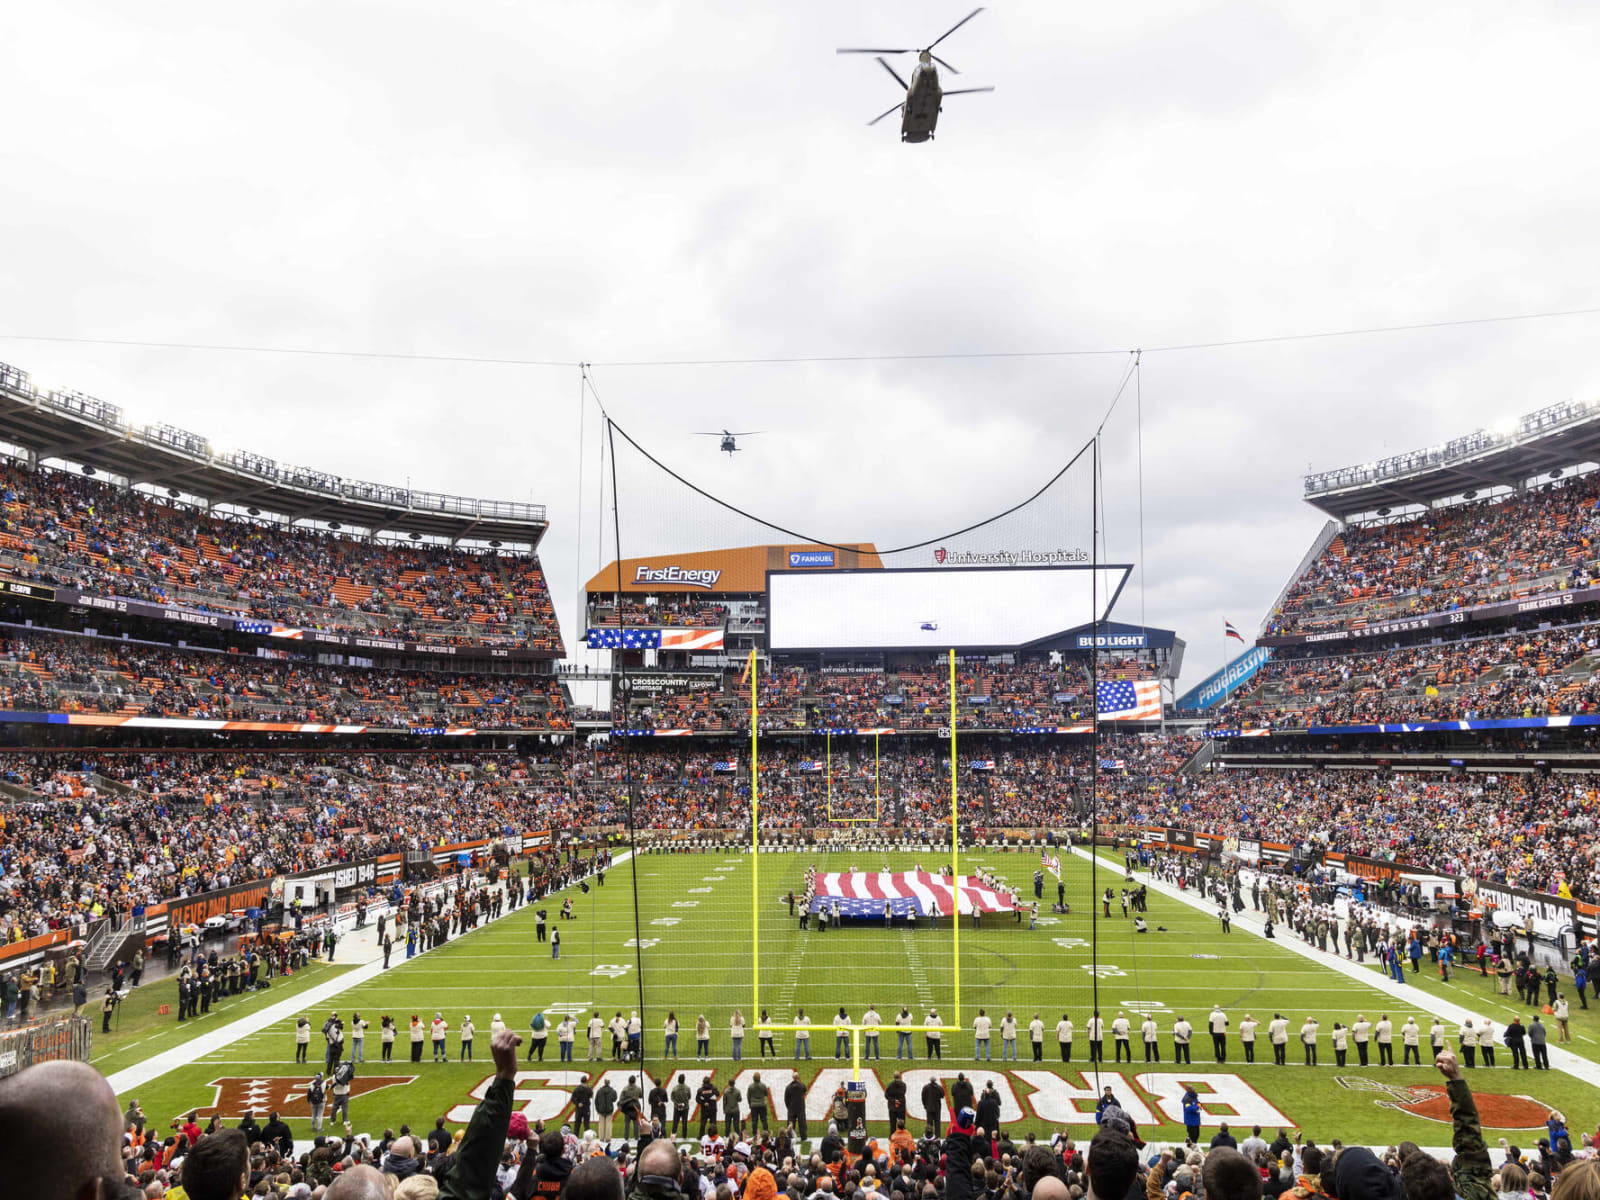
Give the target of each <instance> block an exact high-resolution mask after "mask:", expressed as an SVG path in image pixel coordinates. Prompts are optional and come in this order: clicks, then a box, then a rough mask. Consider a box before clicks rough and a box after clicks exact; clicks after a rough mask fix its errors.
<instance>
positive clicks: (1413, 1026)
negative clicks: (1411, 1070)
mask: <svg viewBox="0 0 1600 1200" xmlns="http://www.w3.org/2000/svg"><path fill="white" fill-rule="evenodd" d="M1400 1041H1401V1042H1402V1043H1403V1044H1404V1045H1405V1057H1404V1058H1402V1059H1401V1060H1400V1062H1401V1065H1402V1066H1410V1065H1411V1063H1412V1061H1413V1060H1415V1061H1416V1064H1417V1066H1419V1067H1420V1066H1421V1065H1422V1050H1421V1048H1420V1047H1421V1045H1422V1029H1421V1028H1420V1027H1419V1026H1418V1025H1417V1019H1416V1018H1415V1017H1407V1018H1406V1023H1405V1024H1404V1025H1402V1026H1400Z"/></svg>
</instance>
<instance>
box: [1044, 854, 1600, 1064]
mask: <svg viewBox="0 0 1600 1200" xmlns="http://www.w3.org/2000/svg"><path fill="white" fill-rule="evenodd" d="M1072 853H1073V854H1074V855H1075V856H1077V857H1078V858H1082V859H1085V860H1090V861H1093V860H1095V859H1098V861H1099V862H1100V864H1101V865H1102V866H1106V867H1109V868H1112V869H1120V868H1121V866H1122V864H1120V863H1115V862H1113V861H1112V860H1110V859H1108V858H1105V857H1103V856H1097V855H1094V854H1091V853H1090V852H1088V851H1086V850H1083V849H1082V848H1080V847H1077V846H1074V847H1073V848H1072ZM1144 874H1145V875H1146V877H1147V882H1148V884H1149V886H1150V889H1151V890H1152V891H1154V892H1156V893H1157V894H1158V895H1162V896H1166V897H1167V898H1168V899H1172V900H1177V901H1179V902H1180V903H1182V904H1185V905H1187V906H1188V907H1189V908H1191V909H1196V910H1199V911H1202V912H1204V911H1207V910H1208V908H1209V902H1208V901H1206V900H1205V899H1203V898H1196V897H1195V896H1193V895H1191V894H1190V893H1188V892H1186V891H1183V890H1180V889H1178V888H1176V887H1174V886H1172V885H1171V884H1169V883H1167V882H1166V881H1165V880H1163V879H1158V878H1157V877H1156V876H1155V873H1154V872H1151V871H1148V870H1147V871H1145V872H1144ZM1233 924H1234V926H1235V928H1237V929H1239V930H1241V931H1243V932H1245V933H1247V934H1250V935H1253V936H1255V937H1257V938H1261V937H1262V929H1261V918H1260V917H1259V916H1258V915H1257V914H1255V913H1239V914H1238V915H1237V916H1236V917H1235V918H1234V921H1233ZM1262 940H1265V939H1264V938H1263V939H1262ZM1273 940H1274V941H1275V942H1276V943H1277V946H1278V948H1279V949H1280V950H1286V951H1288V952H1289V953H1290V954H1297V955H1299V956H1300V957H1301V958H1304V959H1307V960H1309V961H1310V962H1314V963H1321V964H1322V965H1323V966H1325V967H1328V968H1329V969H1330V970H1332V971H1335V972H1337V973H1338V974H1341V975H1344V976H1345V977H1347V978H1349V979H1354V980H1356V981H1357V982H1361V983H1365V984H1366V986H1367V988H1368V989H1370V990H1371V991H1372V992H1374V993H1377V997H1388V998H1389V999H1390V1000H1391V1001H1392V1002H1393V1003H1395V1004H1401V1005H1405V1006H1406V1007H1410V1008H1416V1009H1418V1010H1420V1011H1422V1012H1426V1013H1437V1014H1438V1015H1439V1016H1441V1017H1443V1018H1445V1019H1446V1020H1448V1021H1453V1022H1454V1023H1455V1024H1457V1025H1460V1024H1461V1023H1462V1022H1463V1021H1465V1020H1466V1019H1467V1018H1468V1017H1472V1016H1476V1015H1479V1014H1476V1013H1472V1012H1469V1011H1468V1010H1467V1009H1465V1008H1463V1007H1461V1006H1460V1005H1457V1004H1455V1003H1454V1002H1453V1001H1450V1000H1442V999H1439V998H1437V997H1434V996H1432V995H1430V994H1429V993H1427V992H1422V991H1419V990H1418V989H1416V988H1415V987H1407V986H1406V985H1404V984H1397V983H1395V982H1394V980H1392V979H1390V978H1388V977H1387V976H1381V977H1374V976H1375V973H1374V972H1373V971H1372V970H1370V969H1368V968H1366V967H1362V966H1358V965H1357V964H1356V963H1353V962H1350V961H1349V960H1348V959H1344V958H1340V957H1339V956H1338V955H1329V954H1326V953H1320V952H1318V951H1317V950H1316V949H1315V947H1312V946H1307V945H1305V944H1303V943H1300V942H1299V941H1298V940H1296V939H1290V938H1283V939H1277V938H1275V939H1273ZM1378 1002H1380V1003H1381V999H1380V1000H1378ZM1550 1052H1551V1053H1550V1065H1551V1066H1552V1067H1554V1068H1555V1069H1556V1070H1558V1071H1562V1072H1564V1073H1566V1074H1568V1075H1571V1076H1573V1077H1574V1078H1577V1079H1581V1080H1582V1081H1583V1082H1585V1083H1587V1084H1589V1085H1590V1086H1591V1087H1600V1063H1595V1062H1591V1061H1589V1060H1588V1059H1586V1058H1581V1057H1579V1056H1578V1055H1576V1054H1574V1053H1572V1051H1570V1050H1562V1049H1561V1048H1560V1047H1558V1046H1551V1047H1550Z"/></svg>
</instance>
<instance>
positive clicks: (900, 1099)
mask: <svg viewBox="0 0 1600 1200" xmlns="http://www.w3.org/2000/svg"><path fill="white" fill-rule="evenodd" d="M883 1098H884V1100H886V1101H887V1102H888V1105H889V1129H890V1131H891V1132H893V1131H894V1130H895V1129H896V1128H897V1127H898V1126H899V1125H904V1124H905V1120H906V1081H905V1080H904V1079H901V1078H900V1072H899V1071H896V1072H895V1073H894V1078H893V1079H891V1080H890V1081H889V1086H887V1087H886V1088H884V1089H883Z"/></svg>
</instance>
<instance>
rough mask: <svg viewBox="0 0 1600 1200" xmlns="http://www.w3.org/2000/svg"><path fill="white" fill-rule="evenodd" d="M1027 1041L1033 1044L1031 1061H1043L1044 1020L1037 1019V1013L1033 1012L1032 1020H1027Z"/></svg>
mask: <svg viewBox="0 0 1600 1200" xmlns="http://www.w3.org/2000/svg"><path fill="white" fill-rule="evenodd" d="M1028 1041H1029V1042H1030V1043H1031V1044H1032V1046H1033V1061H1034V1062H1043V1061H1044V1022H1043V1021H1041V1020H1040V1019H1039V1014H1038V1013H1034V1014H1033V1020H1031V1021H1029V1022H1028Z"/></svg>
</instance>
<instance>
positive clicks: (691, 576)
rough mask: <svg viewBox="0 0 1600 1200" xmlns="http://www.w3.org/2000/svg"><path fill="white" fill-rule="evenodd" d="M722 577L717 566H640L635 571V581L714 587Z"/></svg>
mask: <svg viewBox="0 0 1600 1200" xmlns="http://www.w3.org/2000/svg"><path fill="white" fill-rule="evenodd" d="M721 578H722V571H721V570H720V569H719V568H717V567H640V568H638V569H637V570H636V571H634V573H633V581H634V582H635V583H677V584H682V585H683V586H684V587H699V588H714V587H716V586H717V580H719V579H721Z"/></svg>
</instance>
